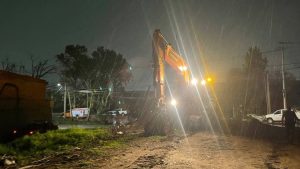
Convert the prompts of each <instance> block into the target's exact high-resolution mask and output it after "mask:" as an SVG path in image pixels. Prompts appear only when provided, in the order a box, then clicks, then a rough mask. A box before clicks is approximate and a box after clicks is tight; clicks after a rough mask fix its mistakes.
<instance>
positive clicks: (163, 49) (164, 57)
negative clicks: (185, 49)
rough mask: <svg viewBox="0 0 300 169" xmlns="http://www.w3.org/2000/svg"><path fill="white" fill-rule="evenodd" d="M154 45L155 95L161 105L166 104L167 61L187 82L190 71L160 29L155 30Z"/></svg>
mask: <svg viewBox="0 0 300 169" xmlns="http://www.w3.org/2000/svg"><path fill="white" fill-rule="evenodd" d="M152 46H153V60H154V73H153V77H154V80H153V81H154V88H155V97H156V101H157V106H158V107H161V106H164V105H165V70H164V64H165V62H166V63H168V64H169V65H170V66H171V67H172V68H173V69H174V70H175V71H176V72H177V73H179V74H180V75H182V76H183V77H184V80H185V81H186V82H187V83H189V81H190V73H189V70H188V68H187V64H186V62H185V61H184V59H183V58H182V57H181V56H180V55H179V54H178V53H177V52H176V51H175V50H174V48H173V47H172V46H171V45H170V44H169V43H168V42H167V41H166V40H165V38H164V37H163V35H162V34H161V32H160V30H155V31H154V34H153V42H152Z"/></svg>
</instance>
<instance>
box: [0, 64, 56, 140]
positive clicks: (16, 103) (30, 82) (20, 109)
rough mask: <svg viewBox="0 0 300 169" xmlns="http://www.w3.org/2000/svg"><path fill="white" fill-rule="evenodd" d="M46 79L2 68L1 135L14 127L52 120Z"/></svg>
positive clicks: (0, 97) (0, 76)
mask: <svg viewBox="0 0 300 169" xmlns="http://www.w3.org/2000/svg"><path fill="white" fill-rule="evenodd" d="M46 85H47V82H46V81H45V80H41V79H36V78H33V77H31V76H27V75H20V74H16V73H11V72H7V71H2V70H0V116H1V117H0V135H1V134H2V133H4V132H7V131H9V130H13V129H14V128H22V127H24V126H25V127H26V126H27V125H29V124H34V123H44V122H46V121H48V122H50V121H51V110H50V101H49V100H46V98H45V97H46Z"/></svg>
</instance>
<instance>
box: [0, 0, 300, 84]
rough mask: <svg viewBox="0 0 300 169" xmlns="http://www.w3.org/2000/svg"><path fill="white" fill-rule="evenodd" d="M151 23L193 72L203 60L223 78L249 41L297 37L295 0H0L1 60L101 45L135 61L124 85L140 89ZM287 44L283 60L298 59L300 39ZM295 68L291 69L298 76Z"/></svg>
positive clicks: (147, 79)
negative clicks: (130, 75)
mask: <svg viewBox="0 0 300 169" xmlns="http://www.w3.org/2000/svg"><path fill="white" fill-rule="evenodd" d="M157 28H159V29H160V30H161V32H162V33H163V34H164V36H165V37H166V38H167V40H168V41H169V42H170V43H172V44H173V46H174V48H175V49H176V50H177V51H179V53H181V54H182V55H183V56H184V57H186V58H187V60H188V62H189V63H190V64H191V67H192V68H193V72H194V74H196V75H197V76H198V75H199V74H200V72H203V65H204V64H205V65H207V68H208V69H209V71H211V72H213V73H214V74H216V75H217V76H218V77H219V79H222V78H220V77H224V75H225V72H226V71H227V70H228V69H229V68H231V67H240V66H241V64H242V61H243V56H244V55H245V53H246V51H247V49H248V48H249V47H251V46H254V45H257V46H258V47H260V48H261V49H262V51H269V50H273V49H275V48H277V47H279V44H278V42H279V41H291V42H300V1H299V0H218V1H217V0H215V1H214V0H194V1H192V0H178V1H175V0H172V1H161V0H148V1H142V0H94V1H92V0H81V1H79V0H0V59H1V60H3V59H4V58H6V57H8V58H9V59H10V60H11V61H13V62H16V63H19V64H21V63H22V64H29V63H30V62H29V61H28V59H29V57H30V55H33V56H34V57H35V58H37V59H39V58H41V59H46V58H47V59H49V60H50V61H51V62H52V63H54V62H55V57H54V56H55V55H56V54H59V53H61V52H63V51H64V47H65V46H66V45H68V44H81V45H85V46H87V47H88V49H89V50H90V51H92V50H94V49H95V48H96V47H97V46H104V47H106V48H110V49H113V50H116V51H117V52H119V53H121V54H123V55H124V56H125V57H126V58H127V60H128V62H129V63H130V64H131V65H132V66H133V74H134V80H133V81H132V82H131V83H130V84H129V86H128V89H133V88H138V89H145V88H147V87H148V86H149V85H151V84H152V78H151V76H152V69H151V64H152V46H151V36H152V33H153V31H154V30H155V29H157ZM287 47H288V48H287V49H286V60H285V62H286V63H287V64H290V63H300V44H294V45H289V46H287ZM280 55H281V53H280V52H273V53H266V57H268V59H269V64H270V65H278V64H280ZM203 60H205V63H204V62H203ZM289 66H291V67H290V68H293V67H297V66H300V64H298V65H296V64H295V65H289ZM299 70H300V69H293V73H294V74H295V76H296V77H297V78H300V76H299V74H300V73H299ZM50 80H51V82H50V83H56V82H57V80H56V79H55V78H53V77H52V78H50Z"/></svg>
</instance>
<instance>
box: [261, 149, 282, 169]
mask: <svg viewBox="0 0 300 169" xmlns="http://www.w3.org/2000/svg"><path fill="white" fill-rule="evenodd" d="M279 147H280V146H279V145H273V147H272V152H271V154H269V155H268V156H267V158H266V159H265V162H264V164H265V165H266V167H267V168H268V169H280V164H281V162H280V159H279V151H280V150H279V149H280V148H279Z"/></svg>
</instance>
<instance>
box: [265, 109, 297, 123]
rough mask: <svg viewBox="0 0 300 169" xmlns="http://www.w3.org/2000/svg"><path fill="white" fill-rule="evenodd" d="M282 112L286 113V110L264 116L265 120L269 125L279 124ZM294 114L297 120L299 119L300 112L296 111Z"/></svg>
mask: <svg viewBox="0 0 300 169" xmlns="http://www.w3.org/2000/svg"><path fill="white" fill-rule="evenodd" d="M284 111H286V109H279V110H276V111H274V112H273V113H270V114H267V115H265V120H266V121H267V122H268V123H269V124H273V123H281V122H282V115H283V113H284ZM295 113H296V116H297V117H298V119H300V111H297V110H296V111H295Z"/></svg>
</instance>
